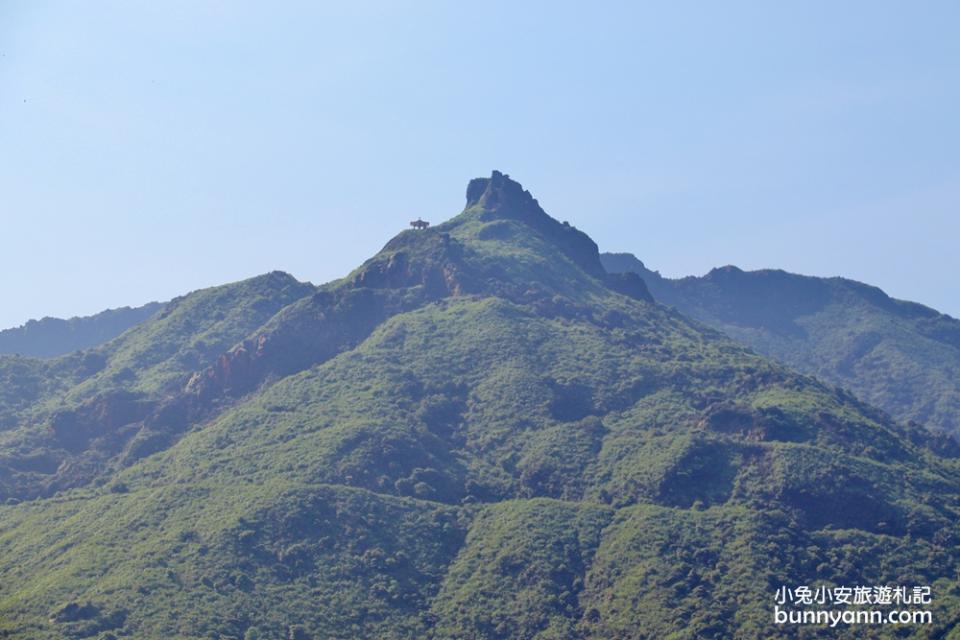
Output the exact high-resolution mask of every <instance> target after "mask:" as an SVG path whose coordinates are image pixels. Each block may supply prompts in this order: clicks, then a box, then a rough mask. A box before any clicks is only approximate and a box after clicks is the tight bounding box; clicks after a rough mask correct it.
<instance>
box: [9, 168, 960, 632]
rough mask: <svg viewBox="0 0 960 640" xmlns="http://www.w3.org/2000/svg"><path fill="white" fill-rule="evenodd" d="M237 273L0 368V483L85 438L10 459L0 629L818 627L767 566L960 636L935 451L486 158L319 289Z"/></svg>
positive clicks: (944, 475)
mask: <svg viewBox="0 0 960 640" xmlns="http://www.w3.org/2000/svg"><path fill="white" fill-rule="evenodd" d="M228 287H231V288H230V289H225V290H223V291H220V290H217V289H214V290H211V291H208V292H199V293H197V294H191V295H192V296H196V298H195V299H194V301H193V302H191V303H187V302H183V303H182V304H183V316H182V317H179V319H178V317H177V316H175V315H173V316H168V317H167V318H166V324H162V325H161V324H155V325H150V326H148V325H146V324H145V325H144V326H143V327H141V328H138V329H136V330H135V331H133V332H130V333H128V334H126V335H125V336H124V337H123V342H122V343H121V344H115V343H111V344H109V345H106V346H105V347H104V348H103V349H104V350H103V351H98V352H96V353H101V354H102V358H103V365H102V367H101V368H100V370H99V371H97V372H96V373H93V374H90V375H87V376H86V377H84V376H82V375H80V374H77V373H76V370H75V369H72V368H71V367H75V366H76V365H75V364H74V361H73V360H63V361H56V362H54V363H51V364H49V365H44V366H47V367H49V368H48V369H38V368H37V367H38V366H39V365H37V363H36V362H34V361H27V360H23V359H20V360H17V361H10V362H8V363H7V364H6V365H5V366H6V367H7V368H6V369H4V370H3V371H7V372H8V373H7V374H6V375H8V376H9V377H10V379H13V380H19V379H20V378H21V376H23V377H29V376H33V377H34V379H36V380H37V381H38V385H39V387H38V390H37V391H36V393H35V394H34V396H33V397H34V398H35V400H31V401H30V402H25V403H24V402H20V403H19V404H18V402H17V401H16V400H15V399H14V400H9V401H7V405H5V406H7V407H8V411H9V412H10V415H11V416H12V418H11V419H13V420H14V421H15V422H16V426H15V428H13V429H12V430H10V431H9V432H8V434H7V435H6V436H5V437H6V438H7V439H6V440H5V442H6V443H7V444H6V445H5V446H7V449H6V451H7V453H6V454H5V455H6V457H5V458H4V460H3V461H2V462H0V465H2V466H0V470H2V471H3V473H4V474H6V475H5V476H3V477H5V478H9V477H15V476H16V473H18V472H17V468H18V467H17V466H16V464H20V465H21V466H22V464H23V463H22V462H16V461H17V460H22V458H16V456H17V455H26V454H27V453H28V452H31V451H32V452H39V451H48V452H50V455H54V454H56V452H57V451H65V452H66V453H65V454H64V455H65V456H67V457H66V458H64V459H65V460H66V461H67V463H66V466H67V467H70V466H71V465H73V466H82V463H85V462H87V461H91V460H92V461H94V462H96V464H93V463H90V464H87V465H86V466H85V467H84V468H85V469H86V472H85V473H83V474H76V475H74V476H70V478H71V481H70V482H69V483H64V484H56V482H53V483H51V482H50V481H49V479H48V481H47V482H48V483H47V484H42V482H43V480H42V477H43V476H52V477H57V476H61V477H63V475H64V473H63V469H62V468H61V467H63V466H64V463H63V462H61V463H60V466H59V467H56V468H53V465H52V464H50V465H48V466H47V467H43V468H40V466H38V467H37V468H36V469H35V470H34V471H32V472H31V473H32V474H33V475H32V476H31V478H32V480H31V482H32V483H33V484H31V483H30V482H27V480H26V479H24V480H23V481H22V482H21V483H19V484H17V483H14V482H8V484H7V485H6V489H5V491H6V492H7V495H8V496H9V497H10V498H11V500H9V502H16V501H18V500H21V502H19V503H17V504H7V505H5V506H0V637H9V638H19V639H27V638H30V639H37V640H42V639H46V638H62V637H68V638H109V637H115V638H127V637H129V638H158V639H159V638H164V639H169V638H183V639H186V638H190V639H199V638H204V639H211V638H222V639H227V638H245V639H247V640H250V639H253V638H265V639H267V638H268V639H272V640H282V639H286V640H290V639H295V640H303V639H307V638H312V639H319V638H344V639H346V638H410V639H414V638H417V639H419V638H436V639H441V638H444V639H446V638H450V639H452V638H490V639H493V638H525V639H534V638H536V639H538V640H547V639H561V638H584V639H585V638H596V639H601V638H603V639H606V638H677V639H679V638H691V639H693V638H760V637H763V638H770V637H798V638H815V637H824V635H823V629H821V628H818V627H782V626H777V625H774V624H773V615H772V613H773V598H774V592H775V590H776V589H777V588H778V587H779V586H797V585H803V584H829V585H839V586H844V585H850V586H852V585H859V584H868V585H880V584H888V583H889V584H902V585H909V586H912V585H931V586H932V587H933V590H934V599H933V603H932V605H930V607H929V608H930V609H931V611H932V612H933V620H934V623H933V624H932V625H929V626H903V627H841V628H838V629H837V630H835V631H834V632H831V634H830V636H829V637H843V638H863V637H917V638H957V637H960V635H958V633H960V632H957V631H951V630H952V629H954V627H956V626H957V624H958V621H960V592H958V583H957V578H958V570H960V550H958V546H957V543H958V541H960V526H958V524H957V523H958V520H957V517H958V514H960V464H958V461H957V459H955V458H952V457H949V456H948V455H947V454H949V453H950V451H949V450H945V449H943V448H942V447H939V446H938V444H939V443H938V441H937V440H936V439H935V438H933V437H932V436H931V435H929V434H928V432H927V431H925V430H924V429H921V428H911V427H904V426H901V425H899V424H897V423H895V422H894V421H892V420H891V419H890V418H888V417H887V416H886V414H884V413H882V412H880V411H877V410H874V409H872V408H871V407H869V406H868V405H866V404H864V403H862V402H861V401H859V400H857V399H856V398H854V397H853V396H852V395H850V394H848V393H846V392H844V391H841V390H838V389H836V388H833V387H830V386H827V385H825V384H823V383H821V382H819V381H817V380H816V379H814V378H812V377H807V376H804V375H800V374H797V373H793V372H792V371H790V370H788V369H786V368H785V367H783V366H781V365H779V364H776V363H774V362H772V361H771V360H768V359H766V358H764V357H762V356H759V355H756V354H754V353H752V352H750V351H748V350H747V349H745V348H744V347H741V346H739V345H738V344H737V343H736V342H734V341H733V340H731V339H729V338H727V337H724V336H723V335H721V334H720V333H718V332H715V331H713V330H710V329H705V328H703V327H702V326H701V325H700V324H698V323H695V322H692V321H690V320H688V319H686V317H684V316H682V315H680V314H679V313H677V312H675V311H673V310H671V309H668V308H666V307H664V306H661V305H659V304H656V303H654V302H653V301H652V299H651V297H650V294H649V293H648V291H647V289H646V287H645V286H644V284H643V281H642V280H640V279H639V278H637V277H636V276H629V275H626V276H617V275H608V274H607V273H606V272H605V271H604V269H603V267H602V266H601V263H600V256H599V253H598V251H597V247H596V245H595V244H594V243H593V242H592V241H591V240H590V239H589V238H588V237H587V236H586V235H585V234H583V233H582V232H580V231H578V230H576V229H574V228H573V227H570V226H569V225H566V224H561V223H559V222H557V221H555V220H553V219H551V218H550V217H549V216H547V215H546V214H545V213H544V212H543V211H542V210H541V209H540V207H539V205H538V204H537V203H536V201H535V200H534V199H533V198H532V197H531V196H530V195H529V194H528V193H527V192H525V191H523V189H522V187H520V185H519V184H517V183H516V182H513V181H512V180H510V179H509V178H508V177H507V176H504V175H502V174H500V173H497V172H494V174H493V175H492V177H491V178H489V179H477V180H474V181H471V183H470V185H469V187H468V189H467V207H466V209H465V210H464V211H463V212H462V213H461V214H460V215H458V216H457V217H455V218H453V219H452V220H450V221H448V222H446V223H443V224H441V225H437V226H434V227H431V228H430V229H428V230H425V231H405V232H403V233H400V234H399V235H397V236H396V237H395V238H393V239H392V240H391V241H390V242H389V243H388V244H387V245H386V247H384V249H383V250H382V251H381V252H380V253H379V254H378V255H377V256H375V257H373V258H372V259H370V260H369V261H367V262H366V263H365V264H364V265H362V266H361V267H359V268H358V269H357V270H356V271H354V272H353V273H351V274H350V275H348V276H347V277H346V278H344V279H342V280H339V281H337V282H334V283H330V284H329V285H325V286H323V287H319V288H316V289H314V288H312V287H308V286H307V285H300V284H299V283H296V282H295V281H293V280H292V279H289V278H287V277H284V276H282V275H280V274H270V275H268V276H264V278H263V279H259V280H255V281H248V282H246V283H239V284H238V285H228ZM183 300H184V301H187V300H190V296H188V297H187V298H184V299H183ZM175 309H176V307H174V314H175V313H176V311H175ZM163 321H164V319H162V318H160V319H157V322H158V323H162V322H163ZM198 344H202V345H203V347H199V346H198ZM153 345H156V347H154V346H153ZM216 354H219V355H216ZM83 357H85V356H77V358H80V359H82V358H83ZM18 367H19V368H22V369H23V370H24V372H23V373H22V374H21V373H20V372H19V370H18V369H17V368H18ZM125 370H129V372H130V373H124V374H123V375H119V376H118V372H123V371H125ZM191 371H192V373H191ZM50 380H53V382H50ZM52 389H57V390H56V391H51V390H52ZM117 394H127V395H124V396H118V395H117ZM8 395H12V396H16V395H17V394H8ZM117 397H123V398H128V399H129V398H132V399H133V401H132V402H133V406H135V407H137V410H132V409H131V410H129V411H128V409H129V407H126V406H125V405H123V403H122V402H117V401H115V400H110V398H117ZM59 398H66V400H62V401H61V400H59ZM57 402H65V403H75V405H72V408H69V409H50V407H54V406H55V405H56V404H57ZM111 402H113V404H111ZM98 403H99V404H98ZM63 415H71V416H73V418H72V419H69V420H68V419H64V418H62V417H58V416H63ZM107 426H109V428H107ZM98 429H99V430H98ZM44 434H46V435H44ZM18 438H19V439H18ZM43 438H48V440H43ZM68 445H69V447H72V448H67V447H68ZM57 446H59V447H61V449H60V450H57V449H55V447H57ZM936 451H939V452H940V453H937V452H936ZM57 455H59V454H57ZM16 477H18V476H16ZM37 486H42V487H44V490H43V491H37V490H36V489H35V487H37ZM951 634H952V635H951Z"/></svg>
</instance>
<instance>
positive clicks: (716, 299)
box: [601, 253, 960, 435]
mask: <svg viewBox="0 0 960 640" xmlns="http://www.w3.org/2000/svg"><path fill="white" fill-rule="evenodd" d="M601 259H602V261H603V264H604V266H605V267H606V269H607V270H608V271H611V272H615V273H622V272H631V273H636V274H638V275H640V276H641V277H642V278H643V279H644V281H645V282H646V283H647V285H648V286H649V287H650V289H651V291H652V292H653V294H654V296H655V297H656V299H657V301H659V302H662V303H664V304H667V305H670V306H673V307H675V308H676V309H678V310H679V311H680V312H681V313H683V314H685V315H687V316H689V317H692V318H695V319H697V320H699V321H701V322H703V323H705V324H707V325H709V326H711V327H714V328H715V329H719V330H720V331H722V332H723V333H725V334H727V335H729V336H730V337H732V338H735V339H736V340H738V341H739V342H741V343H743V344H746V345H748V346H750V347H751V348H753V349H755V350H756V351H758V352H759V353H761V354H763V355H766V356H769V357H771V358H775V359H776V360H779V361H780V362H783V363H786V364H787V365H789V366H791V367H793V368H795V369H797V370H799V371H802V372H804V373H808V374H810V375H814V376H816V377H818V378H820V379H821V380H824V381H826V382H829V383H832V384H836V385H839V386H842V387H844V388H847V389H850V390H851V391H853V392H854V393H856V394H857V396H858V397H860V398H862V399H863V400H864V401H866V402H868V403H870V404H872V405H874V406H877V407H880V408H882V409H885V410H886V411H888V412H890V414H891V415H893V416H894V417H895V418H897V419H899V420H902V421H905V422H906V421H911V420H912V421H914V422H917V423H919V424H923V425H926V426H928V427H930V428H932V429H936V430H938V431H943V432H946V433H950V434H953V435H960V320H956V319H954V318H951V317H950V316H947V315H944V314H941V313H938V312H937V311H934V310H933V309H930V308H929V307H925V306H923V305H920V304H916V303H913V302H905V301H903V300H895V299H893V298H890V297H889V296H887V295H886V294H885V293H884V292H883V291H881V290H880V289H877V288H876V287H871V286H869V285H865V284H862V283H860V282H855V281H853V280H847V279H845V278H814V277H810V276H800V275H795V274H791V273H786V272H784V271H777V270H763V271H750V272H745V271H741V270H740V269H738V268H736V267H723V268H721V269H714V270H713V271H711V272H710V273H708V274H707V275H705V276H703V277H699V278H697V277H692V276H691V277H687V278H679V279H675V280H674V279H669V278H664V277H662V276H661V275H660V274H659V273H657V272H655V271H650V270H649V269H647V268H646V267H645V266H644V264H643V263H642V262H641V261H640V260H638V259H637V258H635V257H634V256H632V255H630V254H610V253H607V254H603V255H602V256H601Z"/></svg>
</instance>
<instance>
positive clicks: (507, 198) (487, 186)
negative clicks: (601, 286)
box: [467, 171, 606, 278]
mask: <svg viewBox="0 0 960 640" xmlns="http://www.w3.org/2000/svg"><path fill="white" fill-rule="evenodd" d="M471 207H480V208H483V209H485V210H486V213H485V216H486V217H487V218H488V219H491V220H494V219H496V218H513V219H515V220H520V221H522V222H524V223H526V224H528V225H529V226H531V227H532V228H534V229H535V230H537V231H538V232H540V233H541V234H543V235H544V236H545V237H546V238H548V239H549V240H550V241H552V242H554V243H555V244H556V245H557V246H559V247H560V248H561V249H562V250H563V252H564V253H565V254H566V255H567V257H568V258H570V259H571V260H573V261H574V262H575V263H576V264H577V265H579V266H580V268H582V269H583V270H584V271H586V272H587V273H589V274H590V275H592V276H594V277H596V278H603V277H604V275H605V274H606V271H604V269H603V266H602V265H601V264H600V251H599V249H598V248H597V244H596V243H595V242H594V241H593V240H591V239H590V236H588V235H587V234H585V233H583V232H582V231H580V230H578V229H576V228H574V227H572V226H570V225H569V224H568V223H566V222H564V223H560V222H557V221H556V220H554V219H553V218H551V217H550V216H549V215H548V214H547V213H546V212H545V211H544V210H543V209H542V208H541V207H540V203H539V202H537V200H536V199H535V198H534V197H533V196H532V195H530V192H529V191H526V190H524V188H523V187H522V186H521V185H520V183H519V182H515V181H514V180H511V179H510V176H508V175H505V174H503V173H500V172H499V171H494V172H493V173H492V174H491V176H490V177H489V178H474V179H473V180H471V181H470V184H468V185H467V208H468V209H470V208H471Z"/></svg>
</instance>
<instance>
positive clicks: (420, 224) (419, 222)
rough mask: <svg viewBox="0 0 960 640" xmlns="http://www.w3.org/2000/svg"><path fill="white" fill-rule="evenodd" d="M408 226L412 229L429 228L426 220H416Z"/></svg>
mask: <svg viewBox="0 0 960 640" xmlns="http://www.w3.org/2000/svg"><path fill="white" fill-rule="evenodd" d="M410 226H411V227H413V228H414V229H426V228H427V227H429V226H430V223H429V222H427V221H426V220H422V219H420V218H417V219H416V220H414V221H413V222H411V223H410Z"/></svg>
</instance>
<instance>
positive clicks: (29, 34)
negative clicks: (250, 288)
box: [0, 2, 960, 329]
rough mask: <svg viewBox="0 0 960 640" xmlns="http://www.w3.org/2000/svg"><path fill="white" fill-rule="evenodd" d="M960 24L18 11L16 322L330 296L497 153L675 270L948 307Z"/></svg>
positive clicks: (552, 12) (621, 8)
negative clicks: (786, 280)
mask: <svg viewBox="0 0 960 640" xmlns="http://www.w3.org/2000/svg"><path fill="white" fill-rule="evenodd" d="M958 18H960V7H957V6H956V5H953V4H950V3H930V4H925V5H923V7H922V8H921V7H919V6H917V5H901V4H897V3H892V2H891V3H874V2H871V3H866V2H862V3H849V4H845V5H844V6H842V7H839V6H834V5H833V4H830V3H802V4H801V3H797V4H793V5H788V4H785V3H784V4H777V5H776V6H769V5H766V4H763V3H732V4H725V5H723V6H722V7H719V6H718V7H704V6H698V5H694V4H678V3H670V4H669V5H666V4H664V5H660V6H656V5H644V6H642V7H638V6H635V5H633V4H630V3H622V4H618V3H614V4H607V5H604V6H602V7H594V8H592V9H591V10H589V11H588V10H581V9H579V8H578V7H577V6H576V5H572V4H571V5H567V4H557V3H549V4H547V3H531V4H525V5H524V6H522V7H518V6H513V5H511V4H510V3H491V4H490V5H488V6H486V7H485V9H484V10H483V11H477V10H472V9H467V8H462V7H458V6H453V5H446V4H443V3H421V4H418V5H416V6H414V7H397V6H394V5H391V4H389V3H364V4H355V3H351V4H350V5H349V6H347V5H336V4H324V5H323V6H315V5H313V4H309V3H303V4H300V3H290V4H285V5H283V6H281V7H269V8H267V7H262V6H259V5H255V4H246V3H230V4H226V3H224V4H220V3H208V4H203V5H194V4H192V3H186V2H182V3H176V2H175V3H169V4H164V5H163V6H162V7H161V6H158V5H153V4H150V3H119V2H117V3H114V2H102V3H97V4H96V5H85V6H84V5H66V4H55V3H48V2H35V3H34V2H31V3H26V2H23V3H8V4H4V5H2V6H0V82H2V86H3V87H4V89H3V91H2V92H0V140H2V141H3V147H4V149H5V150H6V151H7V153H4V154H2V155H0V189H2V190H3V193H4V200H3V205H4V206H3V212H4V213H3V216H2V221H3V223H4V231H5V234H4V237H5V239H6V243H5V247H4V251H3V252H2V253H0V256H2V258H0V269H2V270H3V272H4V273H6V274H7V278H6V279H5V280H4V286H3V287H2V293H3V295H4V301H5V304H4V306H3V309H2V310H0V329H3V328H9V327H14V326H18V325H21V324H23V323H24V322H25V321H27V320H29V319H35V318H40V317H43V316H53V317H65V318H66V317H71V316H85V315H90V314H93V313H96V312H98V311H101V310H104V309H107V308H115V307H121V306H137V305H140V304H143V303H146V302H149V301H153V300H167V299H170V298H172V297H175V296H177V295H182V294H184V293H187V292H188V291H191V290H195V289H198V288H203V287H207V286H213V285H217V284H222V283H225V282H229V281H235V280H239V279H243V278H246V277H251V276H254V275H258V274H260V273H264V272H267V271H271V270H274V269H279V270H283V271H287V272H289V273H291V274H292V275H294V276H295V277H297V278H298V279H300V280H308V281H311V282H314V283H322V282H326V281H329V280H332V279H335V278H337V277H341V276H343V275H345V274H346V273H348V272H349V271H350V270H351V269H352V268H354V267H355V266H357V265H358V264H359V263H360V262H362V261H363V260H365V259H366V258H368V257H370V256H371V255H373V254H374V253H375V252H376V251H378V250H379V249H380V248H381V247H382V246H383V244H385V243H386V241H387V240H388V239H389V238H390V237H392V236H393V235H395V234H396V233H397V232H399V231H401V230H402V229H404V228H406V226H407V222H408V221H409V220H411V219H414V218H416V217H418V216H422V217H423V218H424V219H427V220H431V221H434V222H439V221H442V220H444V219H447V218H449V217H452V216H453V215H455V214H456V213H457V212H458V211H460V209H461V208H462V205H463V193H464V189H465V188H466V184H467V181H468V180H469V179H470V178H473V177H477V176H485V175H489V173H490V171H491V170H492V169H498V170H501V171H503V172H505V173H508V174H510V175H511V176H512V177H513V178H515V179H516V180H518V181H519V182H521V183H522V184H523V185H524V187H525V188H527V189H529V190H530V191H531V193H533V195H534V196H535V197H537V198H538V199H539V200H540V202H541V204H542V205H543V207H544V208H545V209H546V211H547V212H548V213H550V214H551V215H552V216H554V217H555V218H557V219H560V220H569V221H570V222H571V224H574V225H576V226H577V227H578V228H580V229H582V230H583V231H585V232H586V233H588V234H589V235H590V236H591V237H592V238H593V239H594V240H595V241H596V242H597V243H598V245H599V246H600V249H601V251H615V252H630V253H633V254H635V255H636V256H637V257H638V258H640V259H641V260H643V261H644V263H646V264H647V266H648V267H650V268H651V269H656V270H659V271H660V272H661V273H663V274H664V275H666V276H670V277H677V276H683V275H701V274H703V273H706V272H707V271H709V270H710V269H711V268H713V267H718V266H723V265H726V264H735V265H737V266H739V267H740V268H743V269H745V270H750V269H760V268H779V269H784V270H787V271H791V272H795V273H802V274H807V275H817V276H843V277H847V278H851V279H855V280H859V281H863V282H866V283H869V284H872V285H875V286H878V287H881V288H882V289H883V290H884V291H886V292H887V293H888V294H889V295H891V296H893V297H896V298H900V299H906V300H912V301H916V302H920V303H922V304H925V305H928V306H931V307H933V308H935V309H937V310H939V311H942V312H944V313H948V314H950V315H952V316H954V317H960V300H957V298H956V294H955V291H956V285H955V283H954V282H953V274H955V273H956V272H957V271H958V270H960V257H958V255H957V252H956V251H955V250H954V247H953V244H954V242H955V240H954V238H955V237H956V236H957V231H958V222H957V220H956V210H957V206H956V205H957V203H958V202H960V161H958V157H957V155H958V152H957V149H958V148H960V125H958V124H957V122H956V117H955V114H956V113H957V112H958V110H960V109H958V107H960V87H958V86H957V83H956V82H955V78H956V77H957V72H958V71H960V43H958V42H957V40H956V38H955V37H954V35H953V33H952V31H953V25H955V24H956V22H957V19H958ZM50 43H56V45H57V46H55V47H54V46H50Z"/></svg>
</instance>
